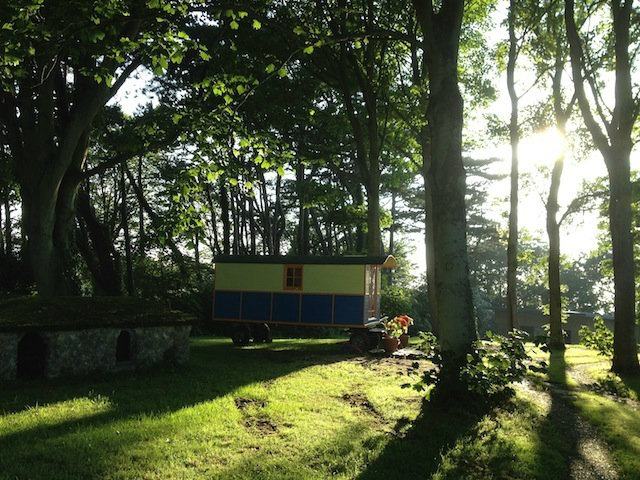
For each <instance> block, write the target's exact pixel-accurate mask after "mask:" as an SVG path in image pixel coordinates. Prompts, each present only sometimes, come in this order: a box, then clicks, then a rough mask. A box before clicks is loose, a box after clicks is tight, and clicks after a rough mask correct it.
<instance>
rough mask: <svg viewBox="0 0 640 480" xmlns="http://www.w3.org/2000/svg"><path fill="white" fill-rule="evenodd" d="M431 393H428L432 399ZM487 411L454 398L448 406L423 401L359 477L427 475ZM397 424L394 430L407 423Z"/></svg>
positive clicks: (386, 479)
mask: <svg viewBox="0 0 640 480" xmlns="http://www.w3.org/2000/svg"><path fill="white" fill-rule="evenodd" d="M434 393H435V392H433V391H432V392H431V398H433V395H434ZM488 411H489V410H488V409H486V408H483V407H479V406H477V405H476V406H474V405H469V404H465V403H464V402H461V401H459V400H455V399H452V401H451V403H450V404H448V405H445V404H443V402H442V401H439V402H430V401H428V400H425V402H424V404H423V408H422V411H421V412H420V415H419V416H418V418H417V419H416V420H415V422H413V424H412V426H411V428H410V429H409V430H408V431H407V433H406V434H405V435H404V436H403V437H401V438H398V439H396V440H392V441H391V442H389V443H388V444H387V445H386V446H385V448H384V450H383V452H382V453H381V454H380V455H379V456H378V457H377V458H376V459H375V460H374V461H373V462H372V463H371V464H370V465H369V466H368V467H367V469H366V470H365V471H364V472H363V473H362V474H361V475H360V476H359V477H358V479H359V480H391V479H396V478H398V479H408V478H429V477H430V476H431V475H432V474H433V473H435V472H436V471H437V470H438V468H439V466H440V465H441V462H442V454H443V453H444V452H446V451H447V450H448V449H449V448H451V447H452V446H453V445H454V444H455V443H456V441H458V440H459V439H461V438H463V437H466V436H468V435H470V434H472V432H473V431H474V429H475V428H476V426H477V424H478V422H480V420H481V419H482V418H483V417H484V416H485V415H486V414H487V413H488ZM400 423H401V424H400V425H397V426H396V429H395V430H401V429H402V428H403V427H404V425H403V424H402V423H406V422H404V421H402V420H401V421H400Z"/></svg>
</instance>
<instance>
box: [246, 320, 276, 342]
mask: <svg viewBox="0 0 640 480" xmlns="http://www.w3.org/2000/svg"><path fill="white" fill-rule="evenodd" d="M251 336H252V337H253V341H254V342H255V343H271V329H270V328H269V325H267V324H266V323H262V324H258V325H255V326H254V327H253V328H252V329H251Z"/></svg>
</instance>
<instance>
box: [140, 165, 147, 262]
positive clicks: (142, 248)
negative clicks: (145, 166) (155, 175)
mask: <svg viewBox="0 0 640 480" xmlns="http://www.w3.org/2000/svg"><path fill="white" fill-rule="evenodd" d="M138 185H140V188H143V182H142V156H141V157H140V158H139V159H138ZM138 207H139V208H138V255H140V257H142V258H144V256H145V242H146V238H145V233H144V208H142V205H139V206H138Z"/></svg>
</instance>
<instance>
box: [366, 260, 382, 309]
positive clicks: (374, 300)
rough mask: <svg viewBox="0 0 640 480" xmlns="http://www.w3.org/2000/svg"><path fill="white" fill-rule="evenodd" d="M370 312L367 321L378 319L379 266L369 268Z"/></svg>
mask: <svg viewBox="0 0 640 480" xmlns="http://www.w3.org/2000/svg"><path fill="white" fill-rule="evenodd" d="M368 290H369V312H368V314H367V319H369V318H378V317H379V315H380V312H379V311H378V306H379V302H378V266H377V265H371V266H370V267H369V288H368Z"/></svg>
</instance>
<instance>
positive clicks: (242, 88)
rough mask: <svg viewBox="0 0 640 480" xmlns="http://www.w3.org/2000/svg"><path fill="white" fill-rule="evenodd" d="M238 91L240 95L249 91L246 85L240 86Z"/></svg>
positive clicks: (237, 88)
mask: <svg viewBox="0 0 640 480" xmlns="http://www.w3.org/2000/svg"><path fill="white" fill-rule="evenodd" d="M236 91H237V92H238V94H240V95H242V94H243V93H244V92H246V91H247V89H246V88H245V87H244V85H238V86H237V87H236Z"/></svg>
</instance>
